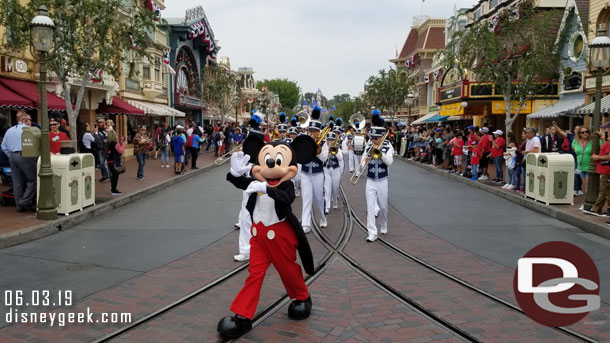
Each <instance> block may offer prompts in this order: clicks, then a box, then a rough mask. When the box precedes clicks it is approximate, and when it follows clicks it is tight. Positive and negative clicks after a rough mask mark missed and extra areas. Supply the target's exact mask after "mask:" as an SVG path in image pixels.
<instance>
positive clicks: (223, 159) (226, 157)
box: [214, 144, 241, 166]
mask: <svg viewBox="0 0 610 343" xmlns="http://www.w3.org/2000/svg"><path fill="white" fill-rule="evenodd" d="M239 150H241V144H238V145H236V146H235V147H234V148H233V149H231V151H229V152H227V153H226V154H224V155H222V156H220V157H219V158H217V159H216V160H215V161H214V164H216V165H217V166H219V165H222V164H224V163H225V162H227V161H228V160H230V159H231V155H233V154H234V153H236V152H238V151H239Z"/></svg>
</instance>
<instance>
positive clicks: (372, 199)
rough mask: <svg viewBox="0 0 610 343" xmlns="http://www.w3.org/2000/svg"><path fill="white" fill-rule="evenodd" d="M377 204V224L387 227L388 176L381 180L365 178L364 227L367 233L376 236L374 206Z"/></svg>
mask: <svg viewBox="0 0 610 343" xmlns="http://www.w3.org/2000/svg"><path fill="white" fill-rule="evenodd" d="M376 206H379V225H380V227H381V228H387V227H388V178H385V179H383V180H372V179H369V178H367V179H366V229H367V230H368V232H369V235H375V236H377V235H378V233H377V225H376V223H375V207H376Z"/></svg>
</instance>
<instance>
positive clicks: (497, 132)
mask: <svg viewBox="0 0 610 343" xmlns="http://www.w3.org/2000/svg"><path fill="white" fill-rule="evenodd" d="M493 134H494V135H498V136H502V135H503V134H504V132H502V130H496V131H494V132H493Z"/></svg>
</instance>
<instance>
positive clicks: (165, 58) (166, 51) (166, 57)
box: [163, 48, 169, 65]
mask: <svg viewBox="0 0 610 343" xmlns="http://www.w3.org/2000/svg"><path fill="white" fill-rule="evenodd" d="M163 63H165V64H167V65H169V49H168V48H163Z"/></svg>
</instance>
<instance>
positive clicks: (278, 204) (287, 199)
mask: <svg viewBox="0 0 610 343" xmlns="http://www.w3.org/2000/svg"><path fill="white" fill-rule="evenodd" d="M227 181H229V182H231V183H232V184H233V185H234V186H235V187H237V188H239V189H243V190H246V188H248V185H250V183H251V182H253V181H256V179H255V178H252V177H246V176H240V177H235V176H233V174H231V173H228V174H227ZM267 195H268V196H269V197H270V198H271V199H273V200H275V213H276V214H277V217H278V218H279V219H280V220H283V219H286V220H287V221H288V222H289V223H290V224H291V226H292V228H293V229H294V232H295V233H296V235H297V242H298V251H299V257H301V263H303V268H304V269H305V272H306V273H307V274H309V275H313V274H314V265H313V254H312V252H311V248H310V247H309V242H308V241H307V237H305V232H303V227H302V226H301V223H300V222H299V219H298V218H297V217H296V216H295V215H294V213H292V208H291V206H290V205H291V204H292V202H293V201H294V185H293V184H292V182H291V181H290V180H288V181H285V182H282V183H281V184H279V185H278V186H277V187H275V188H273V187H267ZM256 199H257V194H256V193H252V194H250V197H249V198H248V203H247V204H246V209H247V210H248V212H249V213H250V218H252V216H253V213H254V207H255V206H256Z"/></svg>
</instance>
